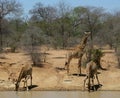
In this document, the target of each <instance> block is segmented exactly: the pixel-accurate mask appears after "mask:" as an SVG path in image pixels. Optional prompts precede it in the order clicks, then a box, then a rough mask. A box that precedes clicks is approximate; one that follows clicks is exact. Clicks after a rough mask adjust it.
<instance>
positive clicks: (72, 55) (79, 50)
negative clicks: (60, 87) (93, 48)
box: [65, 32, 91, 74]
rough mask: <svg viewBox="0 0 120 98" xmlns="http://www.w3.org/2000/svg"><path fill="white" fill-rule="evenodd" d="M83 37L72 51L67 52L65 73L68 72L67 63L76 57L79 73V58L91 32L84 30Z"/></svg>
mask: <svg viewBox="0 0 120 98" xmlns="http://www.w3.org/2000/svg"><path fill="white" fill-rule="evenodd" d="M84 34H85V35H84V37H83V38H82V40H81V42H80V44H79V45H78V46H77V47H76V48H75V50H74V52H72V53H69V54H68V59H67V62H65V68H67V74H69V65H70V62H71V60H72V59H73V58H78V68H79V71H80V74H81V60H82V56H83V54H84V49H85V46H86V44H87V39H88V37H89V36H90V34H91V32H84Z"/></svg>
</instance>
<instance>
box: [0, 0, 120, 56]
mask: <svg viewBox="0 0 120 98" xmlns="http://www.w3.org/2000/svg"><path fill="white" fill-rule="evenodd" d="M22 13H23V8H22V5H21V4H20V3H19V2H16V0H0V51H2V50H3V49H4V47H11V49H12V51H13V52H15V51H16V49H17V48H21V47H22V48H23V47H27V49H28V47H29V50H30V51H32V52H33V51H35V48H34V47H35V46H38V45H43V44H46V45H50V46H52V47H54V48H64V49H65V48H66V47H70V46H74V45H75V44H77V43H78V42H79V41H80V39H81V36H82V35H83V32H84V31H90V32H91V33H92V34H91V38H90V40H91V43H92V44H94V45H99V46H103V45H109V46H110V48H114V49H115V50H116V52H117V54H120V53H119V51H120V27H119V26H120V11H119V10H118V11H116V12H114V13H110V12H106V10H105V9H103V8H98V7H83V6H78V7H75V8H71V7H70V6H68V5H67V4H65V3H64V2H59V4H58V5H54V6H44V5H43V4H41V3H40V2H38V3H36V4H35V6H33V8H32V9H30V10H29V15H28V16H29V17H27V16H24V15H23V14H22Z"/></svg>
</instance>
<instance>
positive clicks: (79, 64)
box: [78, 58, 81, 75]
mask: <svg viewBox="0 0 120 98" xmlns="http://www.w3.org/2000/svg"><path fill="white" fill-rule="evenodd" d="M78 69H79V74H80V75H81V58H80V59H79V61H78Z"/></svg>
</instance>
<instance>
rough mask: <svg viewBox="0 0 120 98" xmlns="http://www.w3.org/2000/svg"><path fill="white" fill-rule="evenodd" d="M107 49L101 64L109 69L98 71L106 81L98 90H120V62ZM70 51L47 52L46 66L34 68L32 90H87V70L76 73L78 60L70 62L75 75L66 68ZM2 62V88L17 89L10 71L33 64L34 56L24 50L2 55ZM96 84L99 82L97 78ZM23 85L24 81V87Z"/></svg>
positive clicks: (51, 50) (0, 71)
mask: <svg viewBox="0 0 120 98" xmlns="http://www.w3.org/2000/svg"><path fill="white" fill-rule="evenodd" d="M103 51H104V56H103V57H102V60H101V64H102V67H104V68H107V70H106V71H104V70H98V72H99V73H100V74H98V76H99V80H100V83H101V84H102V86H101V87H100V88H99V89H98V90H120V69H119V68H118V67H117V66H118V62H117V57H116V56H115V53H114V50H103ZM68 52H69V50H53V49H50V50H48V51H47V57H46V63H44V64H43V67H33V87H32V89H31V90H83V83H84V79H85V69H84V68H82V76H78V75H76V74H77V73H78V69H77V63H78V60H77V59H73V60H72V62H71V64H70V74H72V75H70V76H68V75H67V72H66V70H64V69H63V68H64V63H65V61H66V54H67V53H68ZM0 62H1V63H0V90H14V87H15V85H14V84H13V83H12V82H10V81H8V73H9V72H15V73H17V74H19V72H20V68H21V66H22V64H24V63H26V62H29V63H31V61H30V57H29V55H27V54H26V53H24V52H18V53H3V54H1V55H0ZM3 62H5V63H3ZM10 64H11V65H10ZM28 82H29V81H28ZM95 84H97V82H96V81H95ZM22 85H23V83H22V82H21V84H20V87H22Z"/></svg>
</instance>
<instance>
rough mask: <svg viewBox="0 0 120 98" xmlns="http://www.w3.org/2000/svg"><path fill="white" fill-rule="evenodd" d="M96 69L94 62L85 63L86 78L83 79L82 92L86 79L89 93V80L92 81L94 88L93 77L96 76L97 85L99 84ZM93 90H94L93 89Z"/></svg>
mask: <svg viewBox="0 0 120 98" xmlns="http://www.w3.org/2000/svg"><path fill="white" fill-rule="evenodd" d="M97 69H98V67H97V65H96V63H95V62H94V61H90V62H88V63H87V65H86V78H85V79H84V90H85V83H86V80H87V79H88V91H89V92H90V88H91V83H90V79H92V85H93V87H94V78H95V75H96V79H97V82H98V85H99V84H100V82H99V79H98V75H97ZM93 89H94V90H95V87H94V88H93Z"/></svg>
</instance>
